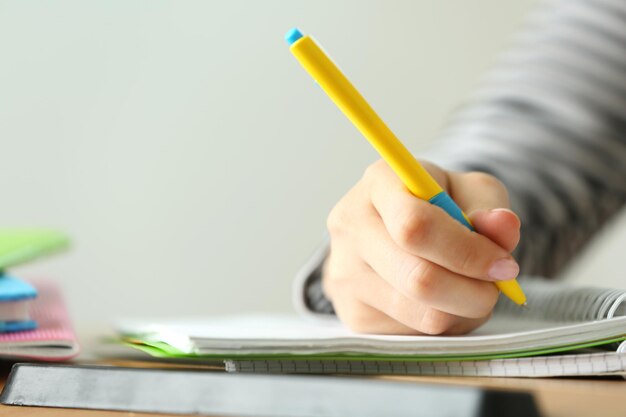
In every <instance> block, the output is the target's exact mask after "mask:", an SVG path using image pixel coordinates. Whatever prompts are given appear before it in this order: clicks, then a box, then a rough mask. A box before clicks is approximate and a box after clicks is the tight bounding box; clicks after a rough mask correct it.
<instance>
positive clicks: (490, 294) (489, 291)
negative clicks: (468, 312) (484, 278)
mask: <svg viewBox="0 0 626 417" xmlns="http://www.w3.org/2000/svg"><path fill="white" fill-rule="evenodd" d="M481 284H482V285H483V287H484V290H483V293H484V298H483V301H482V303H481V305H480V306H479V307H478V314H477V315H478V317H477V318H482V317H489V316H490V315H491V313H492V312H493V309H494V307H495V306H496V303H497V302H498V297H499V295H500V291H498V289H497V288H496V286H495V285H493V284H491V283H489V282H484V283H481Z"/></svg>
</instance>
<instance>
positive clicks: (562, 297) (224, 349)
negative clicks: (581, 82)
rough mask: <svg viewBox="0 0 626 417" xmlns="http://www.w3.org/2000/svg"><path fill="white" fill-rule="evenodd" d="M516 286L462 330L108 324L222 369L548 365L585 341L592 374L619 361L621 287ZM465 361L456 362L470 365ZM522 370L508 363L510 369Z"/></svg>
mask: <svg viewBox="0 0 626 417" xmlns="http://www.w3.org/2000/svg"><path fill="white" fill-rule="evenodd" d="M524 289H525V291H526V293H527V295H528V298H529V300H530V306H531V307H530V308H528V309H520V308H519V307H516V306H514V305H511V304H512V303H510V302H509V301H508V300H506V299H502V300H501V301H500V302H499V304H498V306H497V307H496V311H495V313H494V317H493V318H492V319H491V320H490V321H489V322H488V323H487V324H486V325H484V326H482V327H480V328H479V329H477V330H475V331H474V332H472V333H470V334H468V335H463V336H390V335H363V334H355V333H352V332H350V331H349V330H348V329H346V328H345V327H344V326H343V325H342V324H341V323H339V322H338V321H337V320H336V319H329V320H324V321H311V320H304V319H302V318H299V317H294V316H282V315H266V314H257V315H248V316H231V317H216V318H208V319H206V318H199V319H184V320H183V319H180V320H168V321H156V322H145V321H134V322H133V321H126V322H123V323H121V325H119V326H118V332H119V334H120V336H121V339H122V340H123V341H124V342H125V343H126V344H128V345H130V346H133V347H136V348H138V349H141V350H143V351H145V352H148V353H150V354H152V355H154V356H159V357H167V358H187V359H189V358H192V359H198V360H202V359H224V360H226V361H227V362H226V364H227V367H228V369H229V370H231V371H259V372H261V371H262V372H266V371H270V369H271V371H275V370H277V369H282V372H290V371H293V372H301V371H302V372H315V373H320V372H321V371H320V369H321V370H322V371H323V370H324V369H325V368H324V367H326V369H328V372H337V371H338V370H339V369H342V370H346V369H349V370H350V369H351V371H350V372H353V373H356V372H360V371H357V370H358V369H361V368H359V367H361V365H363V366H362V369H363V371H362V372H367V373H369V372H372V370H374V371H375V372H377V373H408V369H409V368H408V367H407V366H408V365H409V364H410V365H411V366H412V368H411V369H413V370H416V371H415V372H422V370H423V369H427V368H428V367H429V366H430V365H429V363H431V364H432V363H435V362H448V363H449V364H450V367H453V366H455V365H454V363H456V362H466V361H473V362H477V361H485V360H487V361H489V360H505V362H493V368H495V367H498V366H506V367H509V368H508V369H512V368H511V367H513V366H518V367H525V368H524V369H527V366H526V365H527V364H526V363H525V362H523V361H521V359H520V361H518V362H512V361H509V362H507V360H509V358H525V357H543V358H550V362H549V363H546V365H545V366H547V367H548V368H550V369H553V368H554V366H553V365H554V364H555V363H557V362H558V361H559V360H562V359H559V358H558V357H556V356H549V357H548V356H546V355H554V354H556V353H565V352H576V353H577V354H580V352H581V350H582V349H591V348H593V349H604V350H605V351H604V352H599V353H592V355H596V356H590V357H589V361H590V362H589V363H592V362H593V366H594V368H593V369H592V370H591V371H590V372H592V373H595V369H596V368H595V367H596V364H597V363H600V362H602V363H607V364H608V363H609V362H610V364H611V367H610V368H608V367H604V368H602V367H598V368H597V370H598V373H600V372H602V373H607V372H622V371H623V370H624V366H623V364H624V357H623V355H624V353H622V352H621V351H620V352H618V350H617V348H618V344H619V343H620V342H622V341H623V340H625V339H626V291H625V290H616V289H601V288H589V287H571V286H565V285H562V284H554V283H549V282H541V281H526V282H525V284H524ZM583 354H589V352H584V353H583ZM601 355H605V356H601ZM584 360H585V359H584V358H583V357H580V358H579V361H584ZM295 361H297V363H294V362H295ZM307 361H308V362H307ZM391 362H393V366H392V364H391ZM418 363H419V365H418ZM468 363H469V362H468ZM468 363H465V364H464V366H470V365H468ZM577 363H579V365H580V364H582V362H577ZM514 364H515V365H514ZM296 365H298V366H299V368H297V369H296ZM381 366H382V367H381ZM480 366H481V367H483V366H485V365H480ZM487 366H489V365H487ZM573 366H576V363H575V364H574V365H573ZM307 367H308V368H307ZM340 367H341V368H340ZM475 367H476V366H475ZM306 369H308V371H306ZM481 369H482V368H481ZM520 369H521V368H520ZM568 369H569V368H568ZM581 369H582V368H581ZM383 370H385V371H384V372H383ZM405 371H406V372H405ZM424 372H427V371H424ZM433 372H435V371H433ZM437 372H439V370H438V371H437ZM459 372H460V373H462V372H466V369H465V368H464V369H463V370H461V371H459ZM468 372H474V371H468ZM476 372H477V373H478V372H484V370H481V371H479V370H476ZM551 372H552V371H550V370H549V371H548V372H547V373H548V374H551ZM568 372H569V374H571V371H568ZM585 372H586V371H585ZM321 373H324V372H321ZM523 373H524V372H518V374H519V375H520V376H522V375H521V374H523ZM525 373H526V374H528V373H529V372H526V371H525ZM534 373H535V374H538V373H539V372H534ZM554 373H555V375H556V374H559V372H557V371H554ZM583 373H584V372H582V371H581V374H583ZM560 374H563V372H560Z"/></svg>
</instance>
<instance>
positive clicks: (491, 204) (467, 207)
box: [448, 172, 520, 252]
mask: <svg viewBox="0 0 626 417" xmlns="http://www.w3.org/2000/svg"><path fill="white" fill-rule="evenodd" d="M448 179H449V182H448V189H449V193H450V195H451V196H452V198H453V199H454V200H455V201H456V203H457V204H458V205H459V207H461V209H463V211H465V213H468V214H469V218H470V221H471V222H472V224H473V226H474V228H475V229H476V231H477V232H478V233H480V234H481V235H483V236H486V237H488V238H489V239H490V240H492V241H494V242H496V243H497V244H498V245H500V246H502V247H503V248H505V249H506V250H507V251H508V252H512V251H513V249H515V246H517V243H518V242H519V239H520V221H519V217H517V215H516V214H515V213H513V212H512V211H511V210H510V209H509V197H508V193H507V191H506V187H505V186H504V185H503V184H502V183H501V182H500V181H498V180H497V179H496V178H495V177H493V176H491V175H488V174H485V173H482V172H471V173H455V172H451V173H449V174H448Z"/></svg>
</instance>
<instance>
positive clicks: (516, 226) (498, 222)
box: [468, 208, 521, 252]
mask: <svg viewBox="0 0 626 417" xmlns="http://www.w3.org/2000/svg"><path fill="white" fill-rule="evenodd" d="M468 217H469V218H470V221H471V222H472V224H473V225H474V228H475V229H476V231H477V232H478V233H480V234H481V235H483V236H486V237H488V238H489V239H491V240H492V241H493V242H495V243H497V244H498V245H500V246H501V247H503V248H504V249H506V250H507V251H509V252H513V249H515V247H516V246H517V243H518V242H519V239H520V226H521V223H520V220H519V217H517V215H516V214H515V213H513V212H512V211H511V210H509V209H506V208H496V209H492V210H475V211H473V212H472V213H470V214H469V215H468Z"/></svg>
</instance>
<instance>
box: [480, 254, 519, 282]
mask: <svg viewBox="0 0 626 417" xmlns="http://www.w3.org/2000/svg"><path fill="white" fill-rule="evenodd" d="M487 274H488V275H489V278H491V279H493V280H496V281H506V280H509V279H514V278H515V277H517V274H519V265H517V262H515V261H514V260H512V259H498V260H497V261H495V262H494V263H492V264H491V268H489V272H487Z"/></svg>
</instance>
